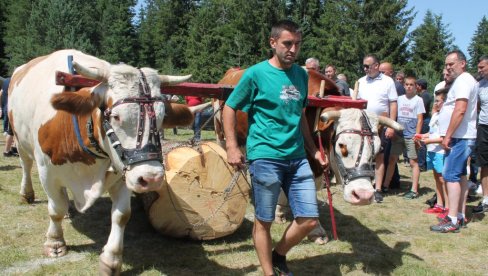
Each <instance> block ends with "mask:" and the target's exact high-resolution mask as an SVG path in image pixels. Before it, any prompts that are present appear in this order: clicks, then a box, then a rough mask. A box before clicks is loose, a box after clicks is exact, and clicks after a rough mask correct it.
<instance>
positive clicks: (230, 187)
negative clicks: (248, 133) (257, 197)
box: [163, 139, 251, 228]
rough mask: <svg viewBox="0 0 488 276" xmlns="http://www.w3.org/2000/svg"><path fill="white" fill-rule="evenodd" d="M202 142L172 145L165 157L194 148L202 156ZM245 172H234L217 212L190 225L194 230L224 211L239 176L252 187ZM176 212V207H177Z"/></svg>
mask: <svg viewBox="0 0 488 276" xmlns="http://www.w3.org/2000/svg"><path fill="white" fill-rule="evenodd" d="M201 144H202V143H201V142H200V141H198V142H195V140H194V139H191V140H189V141H185V142H179V143H175V144H174V145H171V146H170V147H166V148H164V149H163V156H165V155H166V154H167V153H169V152H170V151H172V150H174V149H177V148H180V147H188V146H189V147H192V148H193V149H195V150H197V151H199V153H200V154H202V151H201V147H200V146H201ZM244 171H247V168H244V169H240V170H237V171H235V172H234V174H233V175H232V178H231V180H230V182H229V185H227V187H226V188H225V189H224V191H223V193H222V196H223V198H222V203H220V205H219V206H218V207H217V208H216V209H215V211H213V212H212V214H210V216H208V217H207V218H205V219H204V220H202V221H201V222H198V223H190V225H191V226H192V228H197V227H200V226H203V225H205V224H206V223H207V222H209V221H210V220H211V219H213V218H214V217H215V216H216V215H217V212H219V211H220V209H222V207H223V206H224V204H225V203H226V202H227V200H228V197H229V195H230V194H231V193H232V191H233V190H234V188H235V186H236V184H237V181H238V180H239V176H240V175H241V174H242V176H243V177H244V179H245V180H246V183H247V184H248V185H249V186H251V184H249V182H248V181H247V178H246V176H245V175H244V173H243V172H244ZM167 186H168V187H167V188H168V194H169V196H170V200H171V204H172V205H173V207H175V204H174V202H173V198H172V197H171V192H170V191H169V185H167ZM175 210H176V207H175ZM176 213H177V214H178V216H179V217H180V219H181V220H183V221H187V219H183V218H182V217H181V216H180V214H179V212H176Z"/></svg>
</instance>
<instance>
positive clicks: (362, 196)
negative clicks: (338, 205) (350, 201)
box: [353, 189, 374, 205]
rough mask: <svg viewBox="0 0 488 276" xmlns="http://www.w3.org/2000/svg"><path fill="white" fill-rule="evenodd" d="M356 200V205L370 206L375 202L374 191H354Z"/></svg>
mask: <svg viewBox="0 0 488 276" xmlns="http://www.w3.org/2000/svg"><path fill="white" fill-rule="evenodd" d="M353 193H354V195H355V199H356V200H357V201H356V202H355V203H354V204H356V205H368V204H371V202H372V200H373V194H374V193H373V191H372V190H364V189H358V190H354V191H353Z"/></svg>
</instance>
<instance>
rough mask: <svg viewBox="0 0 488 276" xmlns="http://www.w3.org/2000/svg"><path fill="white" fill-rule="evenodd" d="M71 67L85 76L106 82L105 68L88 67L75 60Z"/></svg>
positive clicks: (106, 73)
mask: <svg viewBox="0 0 488 276" xmlns="http://www.w3.org/2000/svg"><path fill="white" fill-rule="evenodd" d="M73 67H74V68H75V70H76V72H78V73H79V74H80V75H82V76H85V77H87V78H90V79H95V80H99V81H101V82H107V80H108V72H107V70H106V69H105V68H89V67H85V66H83V65H81V64H79V63H78V62H76V61H73Z"/></svg>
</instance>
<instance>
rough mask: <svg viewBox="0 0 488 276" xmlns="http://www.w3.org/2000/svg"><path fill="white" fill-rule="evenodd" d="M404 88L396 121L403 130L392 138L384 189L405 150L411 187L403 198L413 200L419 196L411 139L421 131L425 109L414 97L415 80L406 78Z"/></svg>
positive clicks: (417, 168)
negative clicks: (409, 170) (409, 167)
mask: <svg viewBox="0 0 488 276" xmlns="http://www.w3.org/2000/svg"><path fill="white" fill-rule="evenodd" d="M404 86H405V90H406V93H405V95H402V96H400V97H398V116H397V121H398V123H400V124H401V125H402V126H403V127H404V130H403V132H400V133H398V132H397V133H395V137H393V138H392V145H391V152H390V159H389V160H388V169H387V170H386V177H385V189H388V187H389V186H390V181H391V178H392V175H393V169H394V168H395V163H396V162H397V161H398V156H399V155H400V154H402V153H403V149H404V148H406V150H407V156H408V158H409V160H410V166H411V167H412V187H411V189H410V191H408V192H407V193H405V194H404V196H403V198H405V199H414V198H417V197H418V196H419V193H418V188H419V177H420V168H419V164H418V162H417V149H416V147H415V141H414V139H413V137H414V135H415V134H419V133H420V131H421V130H422V122H423V114H424V113H425V107H424V102H423V100H422V98H420V97H419V96H417V95H416V92H417V91H416V88H415V78H414V77H407V78H406V79H405V84H404Z"/></svg>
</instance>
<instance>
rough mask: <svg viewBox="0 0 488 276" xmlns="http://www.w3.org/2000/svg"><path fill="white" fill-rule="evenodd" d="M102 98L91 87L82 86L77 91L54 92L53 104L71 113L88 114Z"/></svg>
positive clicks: (58, 108) (57, 108) (55, 107)
mask: <svg viewBox="0 0 488 276" xmlns="http://www.w3.org/2000/svg"><path fill="white" fill-rule="evenodd" d="M100 102H101V99H100V97H99V96H98V95H97V94H96V93H91V91H90V88H82V89H80V90H79V91H76V92H66V91H65V92H63V93H59V94H54V95H53V96H52V98H51V104H52V106H53V107H54V109H56V110H63V111H66V112H68V113H71V114H76V115H87V114H90V113H91V112H92V111H93V110H94V109H95V108H97V107H98V106H99V105H100Z"/></svg>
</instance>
